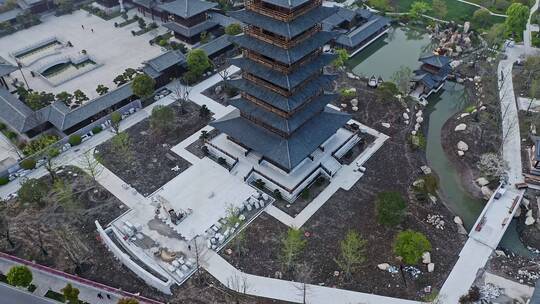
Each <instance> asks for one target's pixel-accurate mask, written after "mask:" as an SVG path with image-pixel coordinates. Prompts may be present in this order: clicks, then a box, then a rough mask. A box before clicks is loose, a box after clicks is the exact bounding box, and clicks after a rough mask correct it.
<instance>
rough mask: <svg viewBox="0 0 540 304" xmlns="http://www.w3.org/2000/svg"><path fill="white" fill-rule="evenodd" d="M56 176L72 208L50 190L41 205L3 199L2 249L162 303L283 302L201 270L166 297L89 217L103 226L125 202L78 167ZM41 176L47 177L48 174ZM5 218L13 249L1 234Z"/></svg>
mask: <svg viewBox="0 0 540 304" xmlns="http://www.w3.org/2000/svg"><path fill="white" fill-rule="evenodd" d="M68 172H71V173H68ZM73 173H75V174H76V175H77V176H74V175H73ZM59 177H60V178H62V179H66V180H69V182H70V185H73V193H74V195H73V201H74V203H73V204H70V205H69V206H73V207H72V208H69V209H66V208H64V206H67V205H62V204H59V203H58V202H57V201H56V200H55V196H54V193H53V192H52V191H51V193H49V194H48V195H47V197H46V204H45V206H44V207H42V208H38V207H30V206H23V205H22V204H20V203H19V202H18V201H17V200H16V199H15V200H12V201H10V202H8V208H2V209H1V211H0V217H1V218H2V219H3V221H2V222H3V223H4V224H3V225H2V227H1V229H2V238H1V239H0V250H1V251H2V252H6V253H9V254H11V255H15V256H17V257H20V258H23V259H26V260H32V261H35V262H37V263H39V264H41V265H45V266H49V267H52V268H55V269H58V270H61V271H64V272H67V273H71V274H76V275H79V276H81V277H84V278H86V279H90V280H93V281H96V282H99V283H103V284H106V285H109V286H112V287H116V288H121V289H122V290H126V291H129V292H132V293H137V292H140V293H141V294H142V295H143V296H146V297H150V298H153V299H156V300H159V301H163V302H168V303H194V304H199V303H201V304H202V303H243V304H256V303H284V302H279V301H273V300H268V299H262V298H257V297H250V296H246V295H239V294H235V293H234V292H232V291H231V290H229V289H227V288H226V287H225V286H223V285H222V284H220V283H219V281H217V280H215V279H214V278H213V277H212V276H210V275H209V274H208V273H206V272H204V271H201V273H202V274H201V277H202V279H201V280H199V279H197V278H195V277H193V278H190V279H189V280H188V281H187V282H186V283H185V284H184V285H182V286H180V287H175V288H174V289H173V295H172V296H167V295H165V294H162V293H161V292H159V291H157V290H155V289H154V288H152V287H149V286H148V285H146V283H144V281H142V280H140V279H139V278H138V277H137V276H136V275H135V274H134V273H132V272H131V271H130V270H129V269H127V268H126V267H124V266H123V265H122V264H121V263H119V262H118V261H117V260H116V259H115V258H114V257H113V255H112V254H111V253H110V252H109V251H108V250H107V248H106V247H105V246H104V245H103V244H102V243H101V241H100V240H99V237H98V234H97V232H96V226H95V224H94V221H95V220H99V222H100V223H101V224H102V225H106V224H108V223H109V222H110V221H112V220H113V219H114V218H116V217H118V216H119V215H120V214H122V213H123V212H124V211H125V210H126V207H125V206H124V205H123V204H122V203H121V202H120V201H119V200H118V199H116V198H115V197H114V196H113V195H112V194H110V193H109V192H108V191H107V190H106V189H105V188H103V187H101V186H100V185H99V184H97V183H96V182H94V181H93V180H92V179H91V178H90V177H89V176H87V175H86V174H84V172H82V171H81V170H80V169H78V168H75V167H67V168H65V169H64V171H63V173H61V174H59ZM43 180H45V181H46V182H47V183H49V184H50V182H51V181H50V178H49V176H46V177H44V178H43ZM52 188H53V187H52V185H51V189H52ZM6 218H7V225H8V227H9V231H10V236H11V240H12V241H13V242H14V244H15V248H12V247H11V245H10V244H9V242H8V241H7V239H6V238H5V231H6V224H5V223H6V222H5V219H6ZM38 235H41V239H42V242H40V241H39V236H38ZM40 244H42V245H40ZM40 246H42V247H43V248H44V250H45V251H46V254H44V253H43V251H42V250H41V249H40ZM236 301H238V302H236Z"/></svg>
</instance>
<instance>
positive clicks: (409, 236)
mask: <svg viewBox="0 0 540 304" xmlns="http://www.w3.org/2000/svg"><path fill="white" fill-rule="evenodd" d="M430 250H431V243H430V242H429V240H428V239H427V238H426V236H425V235H424V234H422V233H420V232H416V231H413V230H406V231H402V232H400V233H398V235H397V237H396V240H395V242H394V253H395V254H397V255H399V256H401V257H402V258H403V262H405V263H406V264H410V265H414V264H416V263H418V260H420V258H421V257H422V254H423V253H424V252H426V251H430Z"/></svg>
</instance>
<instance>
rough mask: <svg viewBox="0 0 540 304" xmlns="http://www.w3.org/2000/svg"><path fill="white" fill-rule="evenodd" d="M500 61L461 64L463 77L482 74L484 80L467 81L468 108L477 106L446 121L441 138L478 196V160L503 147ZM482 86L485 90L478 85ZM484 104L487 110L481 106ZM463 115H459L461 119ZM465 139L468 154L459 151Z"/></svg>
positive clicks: (461, 173) (448, 152) (465, 184)
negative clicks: (460, 153)
mask: <svg viewBox="0 0 540 304" xmlns="http://www.w3.org/2000/svg"><path fill="white" fill-rule="evenodd" d="M496 67H497V65H496V63H492V64H488V63H487V62H481V63H477V64H475V65H474V66H469V65H466V64H464V65H463V66H461V67H460V68H459V72H460V73H461V75H462V76H463V77H467V78H472V77H474V76H476V75H482V81H481V83H480V85H479V86H476V85H475V84H474V83H473V82H471V81H466V82H465V90H466V92H465V96H464V97H465V98H467V99H468V101H467V104H469V105H471V106H470V107H468V108H466V109H476V112H475V113H471V114H470V115H469V116H466V117H463V118H460V115H462V114H463V113H465V112H466V111H460V112H458V113H457V114H456V115H454V116H453V117H451V118H450V119H448V121H447V122H446V123H445V124H444V125H443V128H442V131H441V134H442V135H441V136H442V138H441V141H442V145H443V149H444V151H445V152H446V155H447V156H448V159H450V161H451V162H452V164H453V165H454V166H455V167H456V168H457V169H458V172H459V173H460V175H461V180H462V181H463V186H464V187H465V189H467V191H468V192H469V193H470V194H472V195H473V196H475V197H478V198H482V194H481V191H480V188H479V187H477V186H476V184H473V183H472V182H470V181H473V180H475V179H477V178H478V177H480V175H481V173H480V171H479V169H478V166H477V164H478V161H479V159H480V156H481V155H482V154H485V153H497V152H498V151H499V148H500V147H501V142H502V138H501V135H500V134H501V123H500V121H501V114H500V113H501V112H500V111H501V110H500V103H499V96H498V89H497V78H496V77H497V70H496ZM478 87H481V90H479V89H478ZM481 106H484V107H485V110H480V108H481ZM458 118H459V119H458ZM459 124H466V125H467V128H466V130H465V131H458V132H456V131H454V129H455V128H456V126H457V125H459ZM460 141H463V142H465V143H467V145H468V146H469V150H468V151H467V152H465V155H464V156H459V155H458V154H457V144H458V142H460Z"/></svg>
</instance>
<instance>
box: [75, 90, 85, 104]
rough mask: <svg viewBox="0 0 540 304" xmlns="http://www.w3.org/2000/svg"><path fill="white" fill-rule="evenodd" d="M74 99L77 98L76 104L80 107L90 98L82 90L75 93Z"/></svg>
mask: <svg viewBox="0 0 540 304" xmlns="http://www.w3.org/2000/svg"><path fill="white" fill-rule="evenodd" d="M73 97H75V103H76V104H79V105H80V104H82V103H83V102H85V101H87V100H88V96H86V94H84V92H83V91H81V90H76V91H75V92H73Z"/></svg>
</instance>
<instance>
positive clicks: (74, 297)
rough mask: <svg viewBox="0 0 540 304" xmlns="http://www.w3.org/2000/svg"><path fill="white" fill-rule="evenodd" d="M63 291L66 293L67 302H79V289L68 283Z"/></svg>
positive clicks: (75, 303)
mask: <svg viewBox="0 0 540 304" xmlns="http://www.w3.org/2000/svg"><path fill="white" fill-rule="evenodd" d="M61 291H62V293H63V294H64V299H66V301H67V303H69V304H79V289H77V288H75V287H73V286H72V285H71V284H69V283H68V284H67V285H66V287H64V288H62V290H61Z"/></svg>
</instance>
